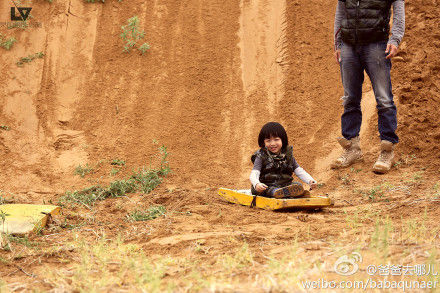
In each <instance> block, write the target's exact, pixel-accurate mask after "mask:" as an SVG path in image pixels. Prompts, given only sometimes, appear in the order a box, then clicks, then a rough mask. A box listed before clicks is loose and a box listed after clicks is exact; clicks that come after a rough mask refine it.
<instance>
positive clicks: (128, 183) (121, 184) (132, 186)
mask: <svg viewBox="0 0 440 293" xmlns="http://www.w3.org/2000/svg"><path fill="white" fill-rule="evenodd" d="M136 189H137V188H136V182H135V180H133V179H128V180H117V181H113V182H112V183H110V186H109V187H108V188H107V190H106V197H121V196H124V195H125V194H126V193H131V192H135V191H136Z"/></svg>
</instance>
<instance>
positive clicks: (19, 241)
mask: <svg viewBox="0 0 440 293" xmlns="http://www.w3.org/2000/svg"><path fill="white" fill-rule="evenodd" d="M6 235H7V237H8V240H9V242H11V243H17V244H21V245H24V246H26V247H28V248H33V247H36V246H38V245H39V243H38V242H34V241H31V240H29V238H28V237H27V236H23V237H19V236H13V235H11V234H6Z"/></svg>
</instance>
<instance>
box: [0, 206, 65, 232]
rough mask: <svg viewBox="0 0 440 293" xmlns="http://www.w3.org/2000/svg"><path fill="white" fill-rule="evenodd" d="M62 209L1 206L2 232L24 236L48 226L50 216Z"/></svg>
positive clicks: (0, 222)
mask: <svg viewBox="0 0 440 293" xmlns="http://www.w3.org/2000/svg"><path fill="white" fill-rule="evenodd" d="M59 211H60V207H58V206H53V205H33V204H4V205H0V232H3V233H8V234H15V235H24V234H28V233H30V232H33V231H38V230H39V229H41V228H43V227H44V226H46V223H47V218H48V217H49V215H56V214H58V213H59Z"/></svg>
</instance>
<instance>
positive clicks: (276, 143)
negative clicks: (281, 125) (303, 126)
mask: <svg viewBox="0 0 440 293" xmlns="http://www.w3.org/2000/svg"><path fill="white" fill-rule="evenodd" d="M264 146H265V147H266V148H267V149H268V150H269V151H271V152H272V153H274V154H279V153H280V152H281V148H282V147H283V141H282V140H281V138H279V137H278V136H271V137H270V138H266V139H265V140H264Z"/></svg>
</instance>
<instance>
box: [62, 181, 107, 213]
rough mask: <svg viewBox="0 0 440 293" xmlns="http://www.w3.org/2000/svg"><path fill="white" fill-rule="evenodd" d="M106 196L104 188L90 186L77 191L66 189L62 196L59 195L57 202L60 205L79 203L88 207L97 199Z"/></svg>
mask: <svg viewBox="0 0 440 293" xmlns="http://www.w3.org/2000/svg"><path fill="white" fill-rule="evenodd" d="M105 198H106V193H105V189H104V188H102V187H101V186H98V185H97V186H92V187H88V188H85V189H83V190H79V191H77V190H76V191H73V192H71V191H68V192H66V193H65V194H64V195H63V196H62V197H60V199H59V201H58V203H59V204H60V205H65V204H69V203H71V204H80V205H85V206H86V207H88V208H90V206H91V205H93V204H94V203H95V202H96V201H98V200H104V199H105Z"/></svg>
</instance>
